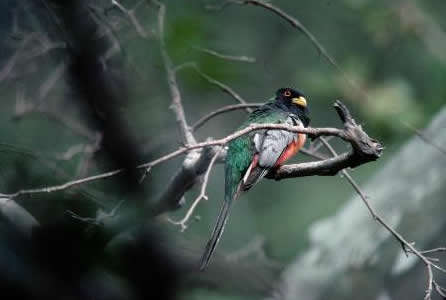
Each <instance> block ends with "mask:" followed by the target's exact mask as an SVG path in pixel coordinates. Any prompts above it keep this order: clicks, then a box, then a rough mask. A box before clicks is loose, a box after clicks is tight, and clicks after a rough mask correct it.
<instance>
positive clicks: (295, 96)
mask: <svg viewBox="0 0 446 300" xmlns="http://www.w3.org/2000/svg"><path fill="white" fill-rule="evenodd" d="M276 102H277V103H278V104H279V105H280V106H282V107H284V108H286V109H287V110H288V111H290V112H291V113H293V114H295V115H297V116H298V117H299V119H300V120H301V121H302V122H303V123H304V126H305V127H307V126H308V124H309V123H310V118H309V117H308V113H309V111H308V103H307V98H306V97H305V96H304V94H302V93H301V92H299V91H297V90H294V89H292V88H281V89H278V90H277V92H276Z"/></svg>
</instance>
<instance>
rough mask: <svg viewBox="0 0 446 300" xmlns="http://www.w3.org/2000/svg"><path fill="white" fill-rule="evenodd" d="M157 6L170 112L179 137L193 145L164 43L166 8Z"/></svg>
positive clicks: (159, 4)
mask: <svg viewBox="0 0 446 300" xmlns="http://www.w3.org/2000/svg"><path fill="white" fill-rule="evenodd" d="M155 3H157V5H158V6H159V11H158V35H159V43H160V51H161V56H162V58H163V62H164V68H165V70H166V74H167V83H168V85H169V90H170V96H171V98H172V106H171V108H172V110H173V111H174V112H175V115H176V118H177V123H178V126H179V128H180V131H181V135H182V137H183V139H184V141H185V142H186V143H187V144H190V145H192V144H195V143H196V140H195V138H194V136H193V135H192V132H191V130H190V128H189V126H188V125H187V121H186V116H185V114H184V109H183V105H182V103H181V94H180V90H179V88H178V83H177V78H176V73H175V68H174V66H173V63H172V60H171V59H170V57H169V54H168V53H167V50H166V41H165V40H164V18H165V15H166V7H165V5H164V4H162V3H160V2H157V1H156V2H155Z"/></svg>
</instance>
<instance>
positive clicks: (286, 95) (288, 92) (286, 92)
mask: <svg viewBox="0 0 446 300" xmlns="http://www.w3.org/2000/svg"><path fill="white" fill-rule="evenodd" d="M283 95H284V96H285V97H289V96H291V92H290V91H288V90H287V91H285V92H283Z"/></svg>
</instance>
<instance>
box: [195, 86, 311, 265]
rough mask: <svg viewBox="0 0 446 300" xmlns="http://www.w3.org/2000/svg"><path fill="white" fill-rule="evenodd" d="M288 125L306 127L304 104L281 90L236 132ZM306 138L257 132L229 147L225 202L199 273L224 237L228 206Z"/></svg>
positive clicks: (292, 92)
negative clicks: (246, 128) (259, 126)
mask: <svg viewBox="0 0 446 300" xmlns="http://www.w3.org/2000/svg"><path fill="white" fill-rule="evenodd" d="M260 123H263V124H267V123H276V124H289V125H291V126H302V127H307V126H308V124H309V123H310V118H309V117H308V107H307V100H306V99H305V97H304V95H303V94H302V93H300V92H299V91H296V90H293V89H291V88H281V89H279V90H278V91H277V92H276V96H275V97H274V98H273V99H271V101H270V102H267V103H266V104H264V105H263V106H261V107H259V108H258V109H256V110H254V111H253V112H252V113H250V114H249V116H248V119H247V120H246V121H245V122H244V123H243V124H242V126H241V127H240V128H239V129H243V128H245V127H247V126H249V125H251V124H260ZM305 140H306V135H305V134H301V133H295V132H290V131H286V130H277V129H275V130H274V129H262V130H256V131H253V132H251V133H249V134H246V135H243V136H240V137H238V138H236V139H234V140H232V141H231V142H230V143H229V148H228V152H227V155H226V163H225V198H224V201H223V205H222V207H221V209H220V213H219V215H218V219H217V223H216V224H215V227H214V230H213V232H212V236H211V238H210V240H209V241H208V243H207V245H206V249H205V252H204V254H203V256H202V258H201V262H200V270H204V269H205V268H206V267H207V265H208V264H209V260H210V259H211V257H212V254H213V252H214V251H215V248H216V247H217V244H218V241H219V239H220V237H221V235H222V233H223V229H224V227H225V224H226V221H227V218H228V216H229V209H230V207H231V204H232V203H233V202H234V200H235V199H237V197H238V196H239V194H240V192H242V191H247V190H249V189H250V188H252V187H253V186H254V185H255V184H256V183H257V182H259V180H260V179H262V178H263V177H264V176H265V175H266V174H267V173H268V172H269V171H270V170H272V169H275V168H278V167H279V166H280V165H281V164H283V163H284V162H285V161H286V160H288V159H289V158H290V157H292V156H293V155H295V154H296V153H297V152H298V151H299V149H300V148H302V146H303V145H304V143H305Z"/></svg>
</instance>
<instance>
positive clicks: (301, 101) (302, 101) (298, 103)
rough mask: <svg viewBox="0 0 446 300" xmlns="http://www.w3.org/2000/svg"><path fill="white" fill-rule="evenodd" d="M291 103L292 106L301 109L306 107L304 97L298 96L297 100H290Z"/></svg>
mask: <svg viewBox="0 0 446 300" xmlns="http://www.w3.org/2000/svg"><path fill="white" fill-rule="evenodd" d="M291 100H292V101H293V103H294V104H297V105H300V106H303V107H307V99H305V98H304V97H302V96H300V97H299V98H293V99H291Z"/></svg>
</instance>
